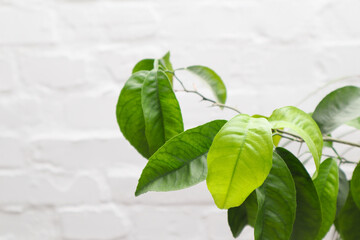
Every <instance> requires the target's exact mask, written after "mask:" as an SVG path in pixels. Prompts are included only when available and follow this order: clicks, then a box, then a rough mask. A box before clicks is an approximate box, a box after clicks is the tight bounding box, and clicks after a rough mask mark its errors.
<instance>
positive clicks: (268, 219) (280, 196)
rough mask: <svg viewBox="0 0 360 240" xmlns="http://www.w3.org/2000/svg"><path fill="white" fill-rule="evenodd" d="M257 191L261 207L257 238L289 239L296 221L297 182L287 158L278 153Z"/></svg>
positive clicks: (256, 229)
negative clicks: (287, 163) (286, 160)
mask: <svg viewBox="0 0 360 240" xmlns="http://www.w3.org/2000/svg"><path fill="white" fill-rule="evenodd" d="M256 193H257V199H258V205H259V209H258V214H257V217H256V224H255V239H256V240H274V239H276V240H288V239H289V238H290V235H291V232H292V228H293V223H294V221H295V212H296V190H295V183H294V181H293V178H292V176H291V172H290V170H289V169H288V168H287V166H286V164H285V162H284V160H283V159H282V158H281V157H280V156H279V155H278V154H277V153H275V152H274V156H273V165H272V168H271V171H270V174H269V176H268V177H267V178H266V180H265V182H264V184H263V185H262V186H261V187H260V188H258V189H257V190H256Z"/></svg>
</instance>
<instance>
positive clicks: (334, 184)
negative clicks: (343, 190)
mask: <svg viewBox="0 0 360 240" xmlns="http://www.w3.org/2000/svg"><path fill="white" fill-rule="evenodd" d="M314 185H315V188H316V191H317V193H318V196H319V199H320V203H321V212H322V223H321V228H320V231H319V233H318V235H317V237H316V240H319V239H323V237H324V236H325V235H326V233H327V232H328V231H329V229H330V227H331V225H332V223H333V221H334V220H335V215H336V202H337V194H338V191H339V168H338V166H337V164H336V161H335V160H334V159H332V158H328V159H326V160H325V161H324V162H322V163H321V165H320V169H319V175H318V177H317V178H316V179H315V180H314Z"/></svg>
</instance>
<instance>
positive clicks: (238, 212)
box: [227, 204, 248, 238]
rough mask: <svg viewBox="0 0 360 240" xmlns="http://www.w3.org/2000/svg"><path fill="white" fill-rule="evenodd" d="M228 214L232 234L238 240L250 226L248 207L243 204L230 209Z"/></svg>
mask: <svg viewBox="0 0 360 240" xmlns="http://www.w3.org/2000/svg"><path fill="white" fill-rule="evenodd" d="M227 213H228V214H227V216H228V224H229V227H230V230H231V233H232V235H233V236H234V238H237V237H238V236H239V235H240V233H241V232H242V230H243V229H244V228H245V226H246V225H247V224H248V220H247V213H246V206H245V204H241V205H240V206H238V207H234V208H230V209H229V210H228V212H227Z"/></svg>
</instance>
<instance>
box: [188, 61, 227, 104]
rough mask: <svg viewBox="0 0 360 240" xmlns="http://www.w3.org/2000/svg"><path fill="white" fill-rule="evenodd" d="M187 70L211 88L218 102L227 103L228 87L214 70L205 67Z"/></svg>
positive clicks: (192, 67)
mask: <svg viewBox="0 0 360 240" xmlns="http://www.w3.org/2000/svg"><path fill="white" fill-rule="evenodd" d="M186 70H188V71H189V72H191V73H193V74H195V75H197V76H198V77H200V78H201V79H202V80H204V81H205V82H206V83H207V84H209V86H210V87H211V89H212V91H213V93H214V94H215V96H216V99H217V101H218V102H220V103H222V104H224V103H225V102H226V87H225V84H224V82H223V81H222V80H221V78H220V76H219V75H217V74H216V73H215V72H214V71H213V70H212V69H210V68H208V67H205V66H199V65H196V66H190V67H187V68H186Z"/></svg>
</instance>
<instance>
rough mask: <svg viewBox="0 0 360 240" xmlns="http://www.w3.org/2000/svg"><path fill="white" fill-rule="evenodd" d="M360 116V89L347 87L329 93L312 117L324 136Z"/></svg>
mask: <svg viewBox="0 0 360 240" xmlns="http://www.w3.org/2000/svg"><path fill="white" fill-rule="evenodd" d="M359 115H360V88H358V87H355V86H346V87H343V88H339V89H337V90H335V91H333V92H331V93H329V94H328V95H327V96H326V97H325V98H324V99H323V100H321V102H320V103H319V104H318V105H317V107H316V109H315V111H314V113H313V115H312V117H313V118H314V120H315V121H316V123H317V124H318V125H319V127H320V130H321V132H322V133H323V134H327V133H330V132H331V131H333V130H335V129H336V128H337V127H339V126H340V125H342V124H344V123H346V122H348V121H350V120H353V119H354V118H357V117H358V116H359Z"/></svg>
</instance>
